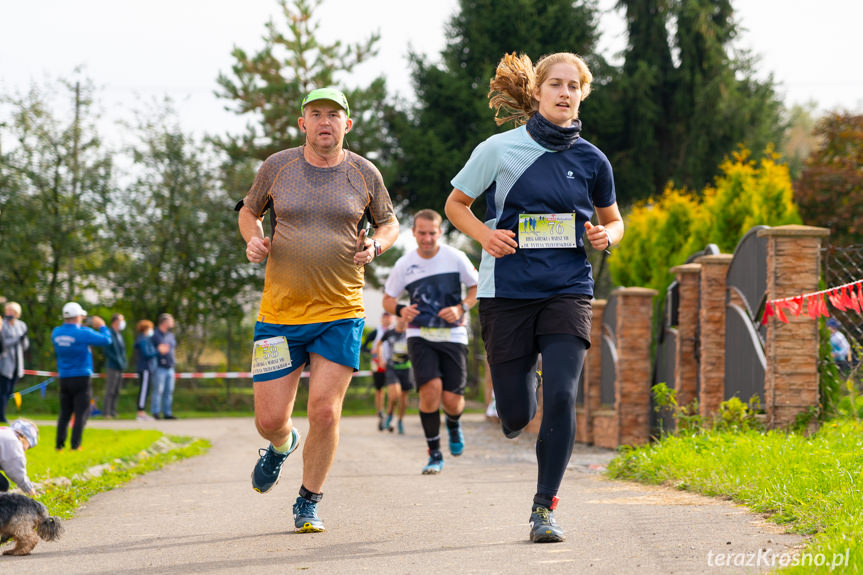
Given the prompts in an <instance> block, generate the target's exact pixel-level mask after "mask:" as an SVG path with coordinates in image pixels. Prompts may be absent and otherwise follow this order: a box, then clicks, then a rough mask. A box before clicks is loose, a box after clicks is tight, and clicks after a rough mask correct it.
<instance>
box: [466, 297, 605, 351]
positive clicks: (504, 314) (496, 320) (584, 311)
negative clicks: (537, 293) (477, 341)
mask: <svg viewBox="0 0 863 575" xmlns="http://www.w3.org/2000/svg"><path fill="white" fill-rule="evenodd" d="M590 300H591V297H590V296H588V295H578V294H562V295H556V296H552V297H549V298H544V299H508V298H483V299H480V300H479V322H480V327H481V329H482V339H483V342H484V343H485V355H486V357H487V358H488V362H489V363H490V364H497V363H503V362H505V361H510V360H512V359H518V358H519V357H524V356H526V355H532V354H537V353H539V348H538V346H537V343H536V337H537V336H540V335H551V334H561V333H562V334H568V335H574V336H577V337H580V338H581V339H583V340H584V341H585V342H586V343H587V347H590V323H591V321H592V319H593V307H592V306H591V304H590Z"/></svg>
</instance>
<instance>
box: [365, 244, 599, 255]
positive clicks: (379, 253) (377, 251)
mask: <svg viewBox="0 0 863 575" xmlns="http://www.w3.org/2000/svg"><path fill="white" fill-rule="evenodd" d="M372 245H373V246H374V247H375V257H378V256H379V255H381V252H382V251H383V250H381V243H380V242H379V241H377V240H372ZM609 245H611V242H609Z"/></svg>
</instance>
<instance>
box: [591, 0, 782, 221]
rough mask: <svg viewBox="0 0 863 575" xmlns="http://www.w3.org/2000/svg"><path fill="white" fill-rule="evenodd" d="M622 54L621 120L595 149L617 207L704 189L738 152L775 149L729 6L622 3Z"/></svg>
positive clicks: (777, 112)
mask: <svg viewBox="0 0 863 575" xmlns="http://www.w3.org/2000/svg"><path fill="white" fill-rule="evenodd" d="M618 8H620V9H622V10H624V11H625V17H626V22H627V30H628V39H629V40H628V46H627V49H626V52H625V58H626V59H625V63H624V65H623V67H622V70H621V75H620V77H619V78H618V79H617V81H615V82H614V83H613V85H612V87H611V89H610V91H611V92H613V95H612V97H613V98H614V100H615V102H618V103H619V104H620V105H619V107H618V108H617V110H618V113H620V114H621V115H622V116H623V117H624V118H625V120H624V121H623V122H622V123H619V124H618V123H614V122H609V123H606V124H603V125H602V129H603V133H602V134H601V135H600V138H598V140H599V141H600V142H601V143H602V144H604V147H603V149H604V150H605V152H606V153H607V154H608V156H609V159H610V160H611V162H612V165H613V166H614V169H615V180H616V182H617V184H618V191H619V199H620V201H621V202H622V203H624V204H628V203H631V202H632V201H634V200H637V199H642V198H646V197H648V196H650V195H660V194H661V193H662V191H663V190H664V188H665V186H666V185H667V184H668V183H669V182H670V181H671V182H673V183H674V184H675V185H676V186H679V187H685V188H689V189H702V188H703V187H704V186H705V185H706V184H709V183H710V182H711V181H712V180H713V178H714V177H716V175H717V174H718V173H719V166H720V164H721V163H722V161H723V160H724V159H725V158H727V157H728V156H729V155H730V154H731V153H732V152H733V151H734V150H735V149H736V147H737V146H738V145H740V144H743V145H744V146H746V147H747V148H748V149H750V150H753V153H754V155H756V156H760V154H761V153H762V152H763V151H764V150H766V149H767V148H768V146H769V145H770V144H776V145H778V144H779V142H781V138H782V132H783V122H782V117H781V112H782V107H781V104H780V102H779V100H778V98H777V97H776V94H775V90H774V86H773V80H772V78H768V79H767V80H765V81H760V80H758V79H756V78H755V76H754V64H755V60H754V59H753V58H752V57H751V56H750V55H749V54H748V53H746V52H743V51H740V52H734V51H733V50H732V41H733V40H734V39H735V38H736V37H737V34H738V29H737V24H736V22H735V20H734V10H733V7H732V3H731V0H620V1H619V2H618Z"/></svg>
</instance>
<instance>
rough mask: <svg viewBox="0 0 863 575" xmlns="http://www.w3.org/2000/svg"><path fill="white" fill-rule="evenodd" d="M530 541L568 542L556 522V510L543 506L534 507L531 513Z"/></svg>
mask: <svg viewBox="0 0 863 575" xmlns="http://www.w3.org/2000/svg"><path fill="white" fill-rule="evenodd" d="M530 540H531V541H533V542H534V543H560V542H561V541H566V536H565V535H564V534H563V529H561V528H560V527H559V526H558V524H557V521H555V520H554V510H552V509H549V508H548V507H543V506H542V505H537V504H534V505H533V510H532V511H531V513H530Z"/></svg>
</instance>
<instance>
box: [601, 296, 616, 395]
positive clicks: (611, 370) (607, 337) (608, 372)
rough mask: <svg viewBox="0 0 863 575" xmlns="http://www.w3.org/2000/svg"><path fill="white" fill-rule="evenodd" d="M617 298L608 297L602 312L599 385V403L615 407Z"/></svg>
mask: <svg viewBox="0 0 863 575" xmlns="http://www.w3.org/2000/svg"><path fill="white" fill-rule="evenodd" d="M616 327H617V296H616V295H614V294H612V295H610V296H609V297H608V303H606V305H605V311H603V312H602V373H601V375H600V383H599V403H600V405H602V406H603V407H613V406H614V381H615V380H616V379H617V335H616V334H615V333H614V331H615V328H616Z"/></svg>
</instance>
